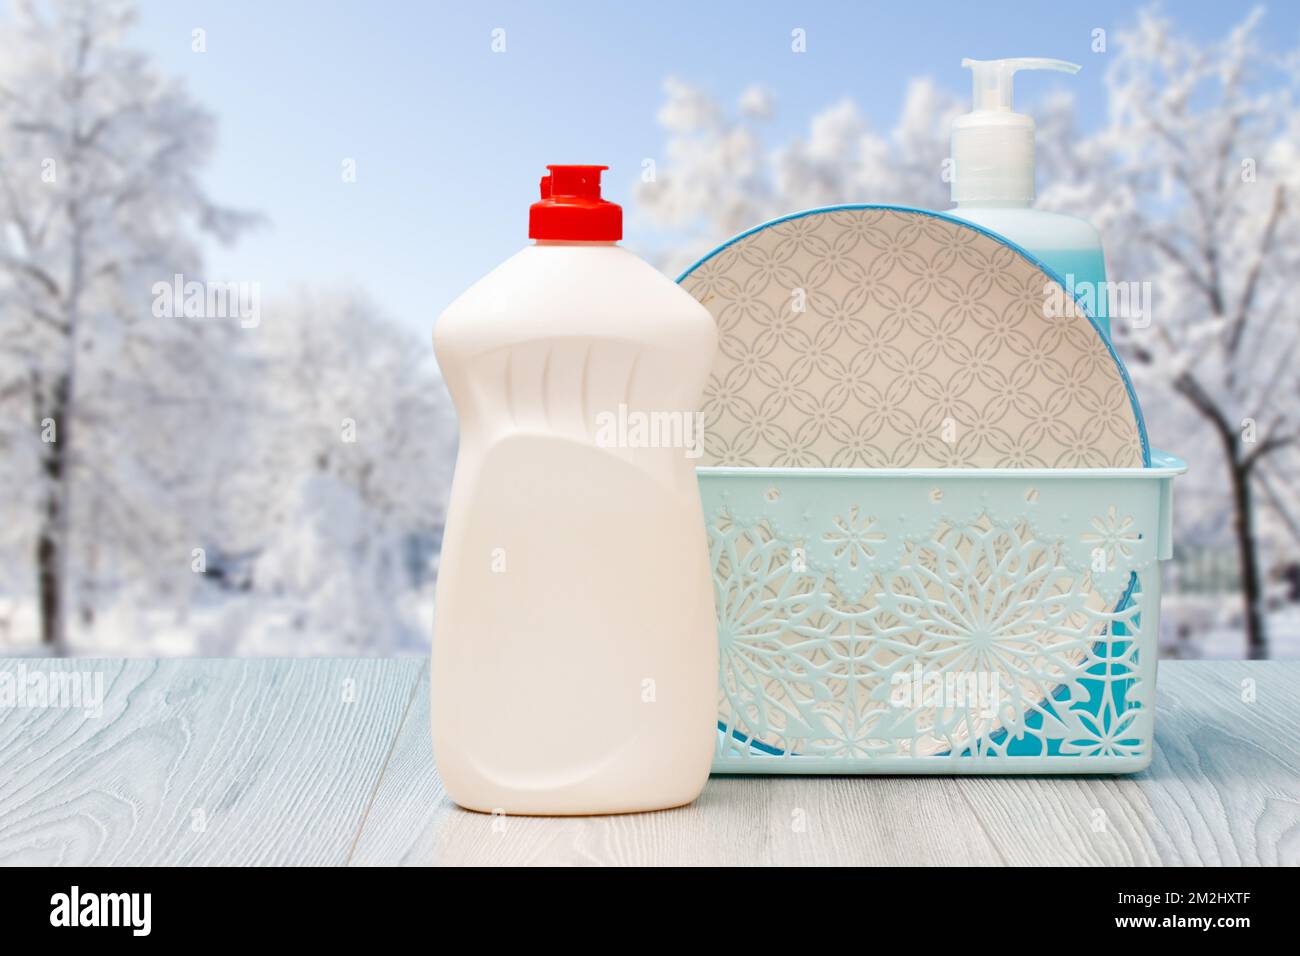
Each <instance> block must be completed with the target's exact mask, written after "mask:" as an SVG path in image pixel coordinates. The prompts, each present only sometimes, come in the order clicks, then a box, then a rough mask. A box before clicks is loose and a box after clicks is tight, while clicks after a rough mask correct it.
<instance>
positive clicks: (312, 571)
mask: <svg viewBox="0 0 1300 956" xmlns="http://www.w3.org/2000/svg"><path fill="white" fill-rule="evenodd" d="M251 358H252V361H253V362H254V364H255V365H256V367H257V373H256V378H255V380H256V381H257V382H258V383H259V384H258V386H257V388H256V390H255V391H254V393H253V395H252V399H253V402H254V403H255V404H256V405H257V406H258V408H259V410H260V411H259V421H258V422H257V423H256V424H255V425H251V426H250V428H251V430H252V431H253V433H254V435H255V444H254V446H253V448H252V449H250V451H251V453H252V454H251V457H250V458H249V460H248V461H247V462H246V463H245V467H244V468H243V469H242V470H241V472H240V473H239V474H238V475H237V477H236V480H235V481H234V483H233V484H232V485H230V486H229V487H228V488H227V493H228V495H229V496H230V497H231V499H232V500H234V501H237V502H242V503H243V505H242V509H243V514H242V516H241V518H240V521H239V524H240V525H242V528H243V530H242V536H241V537H236V538H234V539H232V547H233V549H234V550H235V551H237V552H241V553H245V554H248V555H250V556H251V561H250V565H249V567H248V572H247V573H248V579H249V584H250V592H251V593H250V596H249V600H250V602H251V603H250V604H249V605H248V607H247V608H244V609H242V610H236V611H235V612H234V613H236V614H237V615H242V616H244V617H245V618H246V619H247V620H245V621H244V623H243V624H242V625H231V626H227V627H225V628H223V629H222V630H223V632H224V638H223V639H225V640H238V641H239V643H238V644H237V645H236V646H233V647H229V646H223V647H219V648H217V649H218V650H224V651H235V650H238V651H240V652H254V653H257V652H269V653H284V652H285V651H286V650H292V651H293V652H295V653H312V652H323V653H339V652H341V651H347V652H353V653H356V652H363V651H364V652H367V653H376V652H378V653H389V652H393V651H402V650H406V651H410V650H413V649H420V650H423V648H424V646H425V643H426V641H427V640H428V629H429V626H430V625H429V622H428V621H425V620H423V619H422V618H421V615H420V611H421V607H422V605H421V604H420V600H421V592H424V593H425V594H426V595H427V594H428V592H429V591H430V587H429V585H430V584H431V582H432V579H433V572H434V568H433V562H434V559H435V555H436V546H437V544H438V543H439V541H440V538H441V533H442V524H443V519H444V516H445V508H446V491H447V488H448V486H449V483H450V475H451V466H452V461H453V457H454V450H455V449H454V442H455V433H456V432H455V422H454V417H453V416H452V414H451V406H450V401H449V399H448V396H447V393H446V389H445V387H444V386H443V384H442V380H441V376H440V375H439V373H438V371H437V367H436V365H435V363H434V360H433V351H432V349H431V348H430V347H429V344H428V342H427V341H425V340H423V339H422V338H420V337H418V336H416V335H414V334H413V333H411V332H409V331H407V330H406V329H404V328H401V327H399V326H397V325H395V324H394V323H393V322H391V321H390V320H389V319H387V318H386V317H385V316H384V315H383V314H382V313H381V312H380V311H379V310H378V309H377V307H376V306H375V305H374V304H373V303H372V302H370V301H369V300H368V299H367V298H366V297H365V296H364V295H362V294H360V293H356V292H339V291H329V292H314V293H313V292H306V291H304V292H302V293H300V294H299V295H298V296H296V297H295V298H293V299H290V300H288V301H285V302H281V303H277V304H273V305H272V306H270V307H269V308H268V309H267V310H266V313H265V316H264V319H263V322H262V325H261V327H260V329H259V335H258V336H257V339H256V343H255V349H254V352H253V354H252V356H251ZM249 608H252V609H256V611H257V613H256V615H255V616H254V615H252V614H250V613H249ZM254 617H255V618H256V619H254ZM209 649H211V648H209Z"/></svg>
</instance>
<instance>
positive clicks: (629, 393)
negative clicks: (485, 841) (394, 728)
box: [429, 166, 718, 815]
mask: <svg viewBox="0 0 1300 956" xmlns="http://www.w3.org/2000/svg"><path fill="white" fill-rule="evenodd" d="M549 169H550V174H549V175H547V176H545V177H544V178H543V179H542V182H541V201H540V202H537V203H534V204H533V205H532V207H531V208H530V210H529V228H528V235H529V237H530V238H532V239H534V240H536V241H535V242H534V244H532V245H530V246H527V247H526V248H524V249H523V250H522V251H521V252H519V253H518V254H516V255H515V256H513V257H512V258H510V259H508V260H507V261H506V262H504V263H502V264H501V265H500V266H498V267H497V268H496V269H495V270H494V271H492V272H491V273H490V274H488V275H487V276H485V277H484V278H483V279H481V280H480V281H479V282H477V283H476V284H475V285H473V286H472V287H471V288H470V289H469V290H468V291H466V292H465V293H464V294H463V295H462V296H461V297H460V298H459V299H457V300H456V301H455V302H454V303H452V305H451V306H449V307H448V308H447V310H446V311H445V312H444V313H443V314H442V317H441V318H440V319H439V320H438V323H437V326H436V328H435V330H434V346H435V349H436V351H437V355H438V362H439V365H440V366H441V368H442V371H443V375H444V376H445V378H446V381H447V387H448V389H449V390H450V391H451V396H452V399H453V400H454V401H455V403H456V411H457V412H458V413H459V416H460V426H461V432H460V447H459V449H458V451H457V454H456V475H455V478H454V480H453V482H452V488H451V505H450V509H449V512H448V517H447V533H446V537H445V538H444V540H443V546H442V560H441V566H440V571H439V574H438V590H437V597H436V600H435V605H434V621H435V623H434V638H433V655H432V668H431V671H430V677H429V683H430V689H431V694H432V703H431V722H432V729H433V751H434V757H435V759H436V761H437V765H438V775H439V777H440V778H441V779H442V782H443V784H444V786H445V787H446V788H447V793H448V795H449V796H450V797H451V798H452V799H453V800H455V801H456V802H457V803H458V804H460V805H461V806H462V807H468V808H470V809H473V810H481V811H483V812H485V813H505V814H516V813H520V814H556V815H567V814H593V813H624V812H630V811H635V810H659V809H664V808H667V807H674V806H679V805H681V804H684V803H689V802H690V801H691V800H693V799H695V797H696V795H697V794H699V792H700V790H701V789H702V788H703V786H704V783H705V781H706V780H707V778H708V775H709V764H710V761H711V760H712V757H713V750H714V748H715V747H716V745H717V694H718V684H717V681H718V644H717V623H716V619H715V616H714V610H713V581H712V575H711V571H710V564H709V546H708V540H707V537H706V532H705V525H704V514H703V511H702V509H701V506H700V488H699V483H698V481H697V480H696V476H695V465H694V461H693V457H698V454H697V453H696V451H695V448H696V447H697V446H696V445H694V444H693V442H694V441H695V440H696V439H698V437H699V436H700V430H701V429H702V427H703V423H702V420H700V419H699V418H698V417H697V416H698V412H697V409H698V407H699V401H700V396H701V394H702V393H703V391H704V386H705V383H706V381H707V380H708V377H709V370H710V369H711V368H712V367H713V361H714V356H715V353H716V351H717V337H718V333H717V327H716V326H715V324H714V322H713V318H712V316H710V315H709V312H708V310H707V309H705V308H704V307H703V306H702V305H700V304H699V303H698V302H696V301H695V300H694V299H693V298H691V296H690V295H689V294H687V293H686V292H685V291H684V290H683V289H682V288H681V287H680V286H678V285H677V284H676V283H674V282H673V281H672V280H670V279H668V278H667V277H666V276H664V275H663V274H662V273H661V272H659V271H658V270H657V269H655V268H654V267H653V266H651V265H650V264H649V263H647V262H644V261H642V260H641V259H639V258H637V257H636V256H635V255H633V254H632V253H631V252H628V251H627V250H626V249H624V248H623V247H622V246H620V245H619V244H618V240H619V239H620V238H622V233H623V214H622V210H621V209H620V208H619V206H617V205H616V204H614V203H611V202H609V201H607V200H605V199H604V198H603V197H602V195H601V187H600V179H601V172H602V170H604V169H605V167H604V166H551V167H549ZM647 420H650V421H654V422H660V423H662V424H663V427H662V428H659V427H658V426H655V430H656V431H658V432H659V438H658V439H655V438H654V437H653V436H650V437H648V435H649V430H648V429H647V428H645V427H644V425H645V422H646V421H647ZM615 423H617V424H615ZM674 423H675V424H676V425H677V426H680V427H677V428H676V429H675V430H674ZM625 425H626V427H624V426H625ZM692 436H694V437H692Z"/></svg>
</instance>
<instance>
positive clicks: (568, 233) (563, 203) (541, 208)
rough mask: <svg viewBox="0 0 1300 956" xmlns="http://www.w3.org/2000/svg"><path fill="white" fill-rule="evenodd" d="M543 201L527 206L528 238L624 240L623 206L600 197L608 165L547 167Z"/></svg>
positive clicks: (598, 240)
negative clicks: (602, 177)
mask: <svg viewBox="0 0 1300 956" xmlns="http://www.w3.org/2000/svg"><path fill="white" fill-rule="evenodd" d="M546 168H547V169H549V170H550V173H549V174H548V175H546V176H543V177H542V201H541V202H535V203H533V204H532V205H531V206H529V207H528V238H530V239H570V240H583V241H587V242H616V241H618V240H619V239H622V238H623V207H622V206H619V205H617V204H616V203H612V202H606V201H605V200H603V199H601V198H600V173H601V170H605V169H609V167H608V166H547V167H546Z"/></svg>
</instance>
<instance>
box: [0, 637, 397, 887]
mask: <svg viewBox="0 0 1300 956" xmlns="http://www.w3.org/2000/svg"><path fill="white" fill-rule="evenodd" d="M20 666H24V665H23V662H17V661H4V662H0V667H4V668H5V669H8V670H13V669H15V668H17V667H20ZM25 666H28V667H41V668H47V669H48V668H62V669H75V670H82V671H94V670H100V671H102V672H103V674H104V677H105V689H106V703H105V709H104V713H103V716H102V717H101V718H98V719H94V718H88V717H85V716H84V715H83V714H80V713H74V712H69V711H66V710H55V709H13V710H9V711H8V712H6V713H3V715H0V767H3V773H2V774H0V862H4V863H9V864H21V863H26V864H57V863H63V864H91V865H101V864H116V865H127V864H145V865H148V864H284V863H319V864H327V863H336V864H337V863H343V862H344V861H345V860H346V858H347V853H348V850H349V848H350V847H351V845H352V843H353V841H354V839H355V835H356V833H357V831H358V829H359V826H360V822H361V818H362V815H363V812H364V809H365V807H366V806H367V805H368V803H369V801H370V799H371V797H372V795H373V792H374V790H375V787H376V785H377V783H378V780H379V778H380V775H381V772H382V768H383V765H384V761H385V760H386V759H387V757H388V754H389V751H390V748H391V745H392V742H393V739H394V735H395V733H396V730H397V727H398V726H399V724H400V722H401V718H402V715H403V714H404V713H405V711H406V708H407V707H408V706H409V705H410V703H411V700H412V692H413V691H414V689H415V687H416V678H417V675H418V669H419V662H418V661H407V662H403V661H377V660H346V659H339V660H327V661H326V660H322V661H284V660H240V661H235V660H230V661H212V660H168V661H147V660H136V661H126V662H123V661H40V662H35V661H33V662H28V663H27V664H26V665H25ZM349 682H351V683H349ZM200 824H201V825H200Z"/></svg>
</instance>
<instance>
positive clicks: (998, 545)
mask: <svg viewBox="0 0 1300 956" xmlns="http://www.w3.org/2000/svg"><path fill="white" fill-rule="evenodd" d="M1185 470H1186V466H1185V465H1184V464H1183V462H1181V461H1180V460H1178V459H1176V458H1173V457H1171V456H1168V455H1165V454H1162V453H1159V452H1153V453H1152V463H1151V466H1150V467H1147V468H1135V469H1089V470H1078V469H1051V470H1048V469H929V470H913V469H908V470H894V469H871V470H867V469H816V468H805V469H781V468H717V467H714V468H700V469H699V479H700V489H701V493H702V496H703V502H704V511H705V519H706V523H707V525H708V533H709V547H710V552H711V557H712V562H713V576H714V585H715V597H716V600H717V608H718V619H719V627H718V633H719V644H720V651H721V667H720V673H719V702H720V703H719V708H720V709H719V717H718V750H717V754H716V756H715V759H714V764H713V769H714V771H715V772H720V773H1127V772H1132V771H1137V770H1141V769H1143V768H1145V767H1146V766H1147V765H1148V763H1149V762H1150V760H1151V756H1152V737H1153V716H1154V715H1153V704H1154V688H1155V673H1156V641H1157V634H1158V631H1159V616H1160V562H1161V561H1162V560H1165V559H1167V558H1168V557H1169V556H1170V553H1171V541H1170V517H1171V507H1172V491H1173V487H1172V485H1173V479H1174V477H1175V476H1176V475H1179V474H1181V473H1182V472H1183V471H1185ZM981 682H982V683H981Z"/></svg>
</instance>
